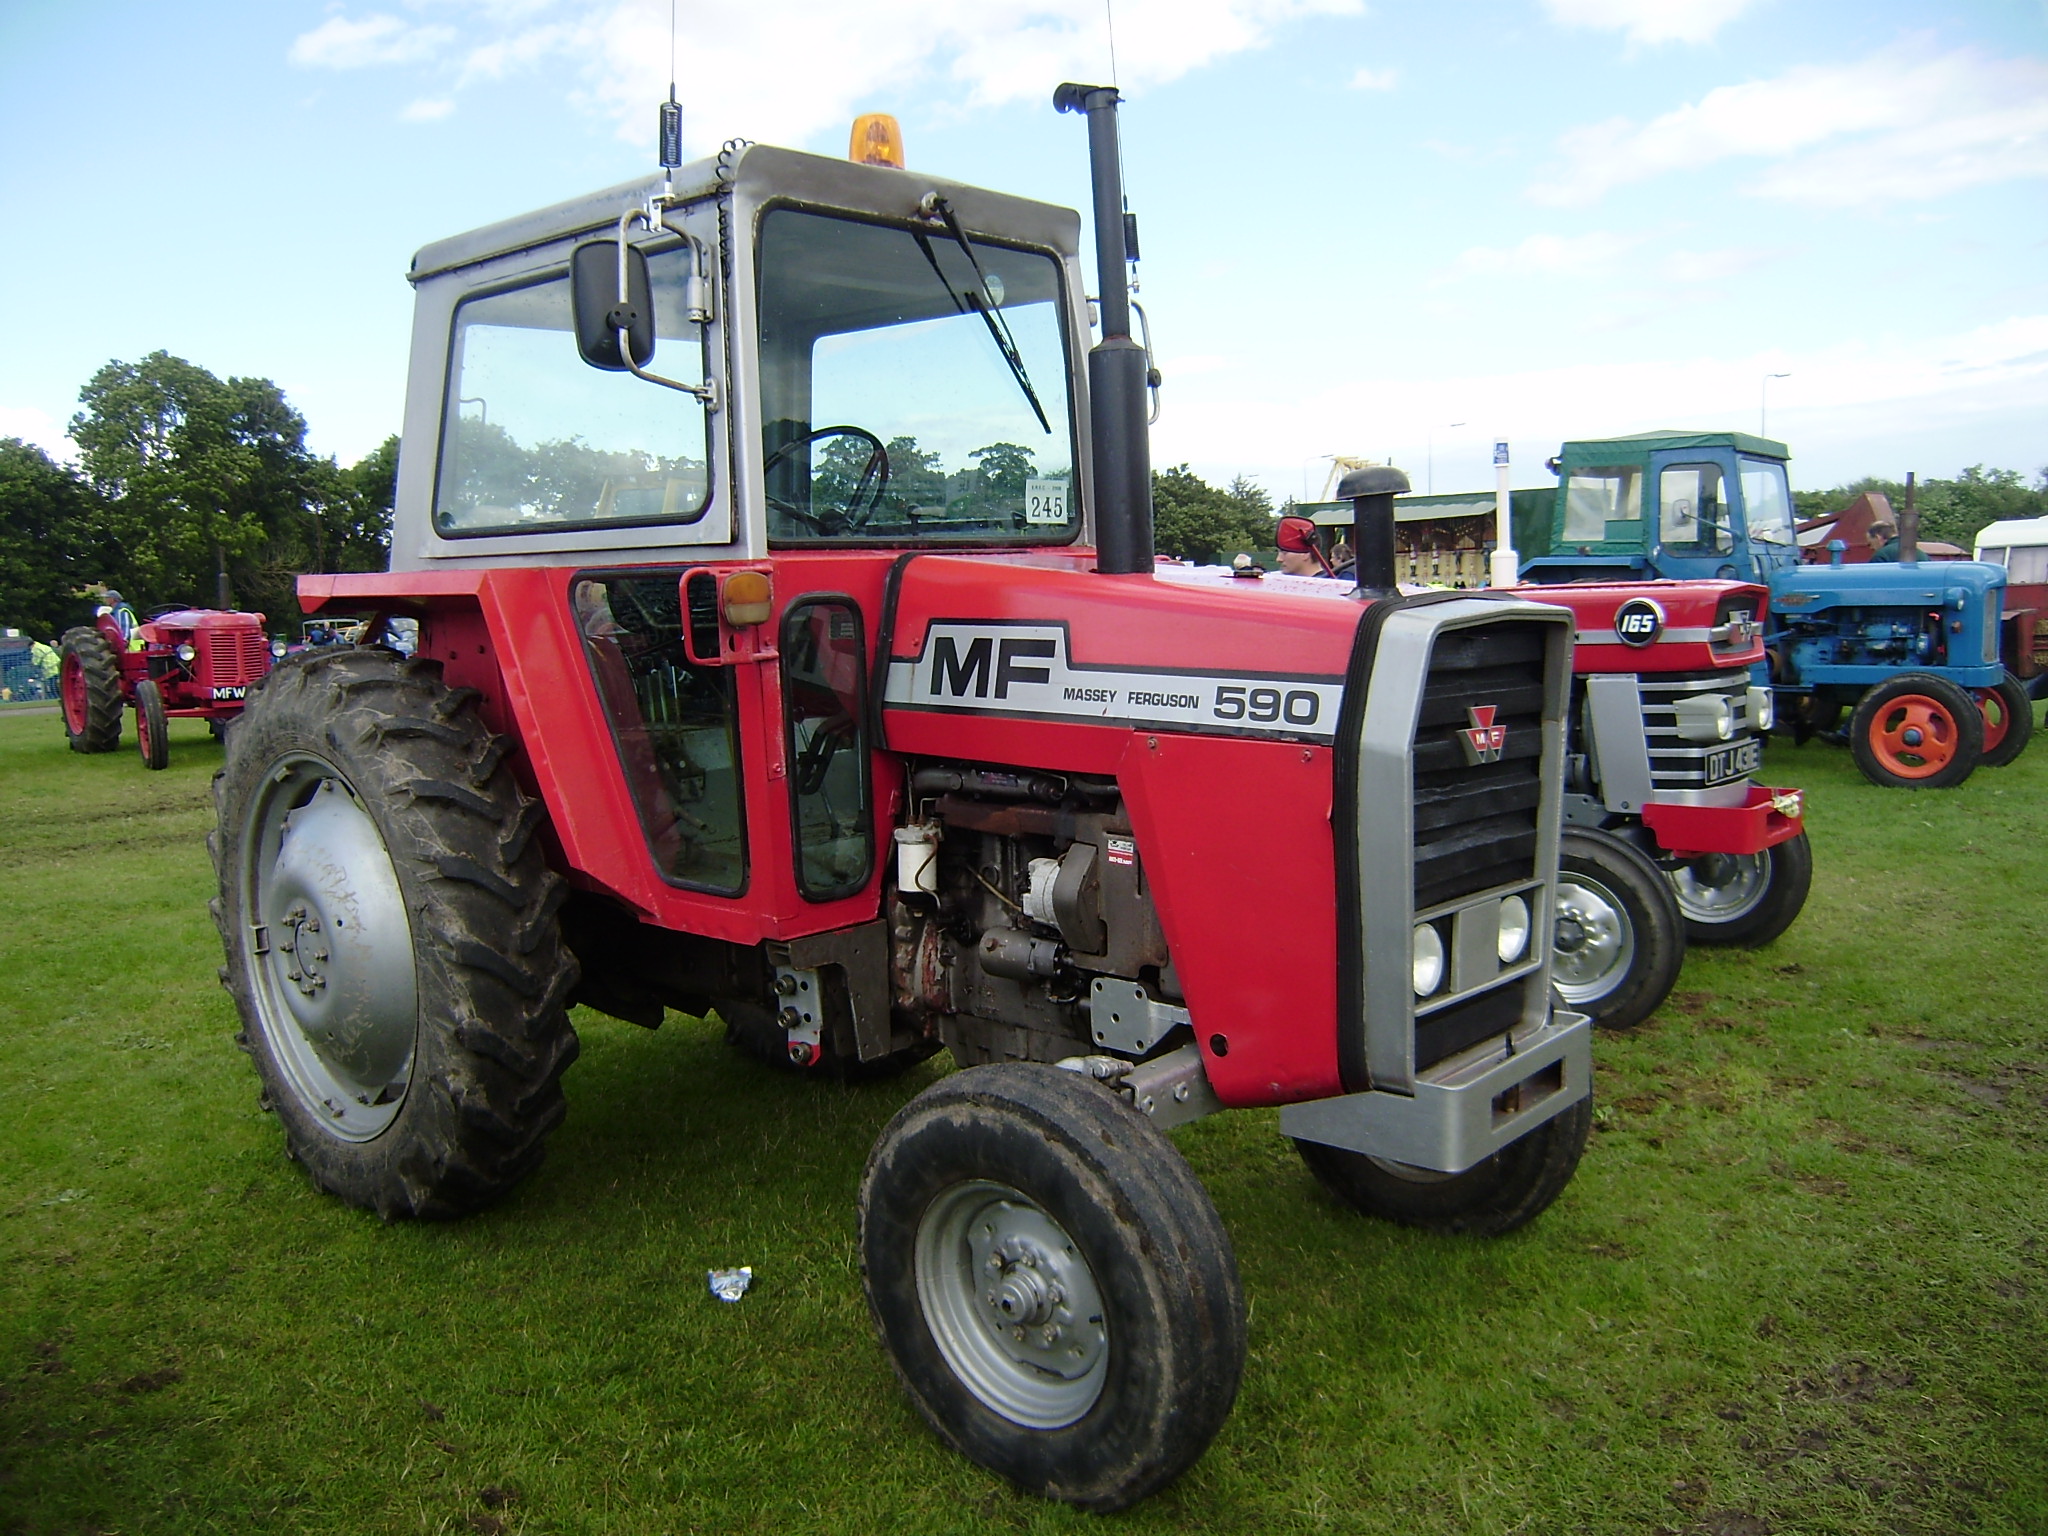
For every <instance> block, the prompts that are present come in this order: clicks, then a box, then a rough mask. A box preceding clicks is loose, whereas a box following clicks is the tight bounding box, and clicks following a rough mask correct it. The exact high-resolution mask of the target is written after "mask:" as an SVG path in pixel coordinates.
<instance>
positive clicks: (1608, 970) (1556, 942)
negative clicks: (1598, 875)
mask: <svg viewBox="0 0 2048 1536" xmlns="http://www.w3.org/2000/svg"><path fill="white" fill-rule="evenodd" d="M1552 948H1553V950H1554V951H1555V953H1554V955H1553V958H1552V963H1551V979H1552V980H1553V981H1554V982H1555V984H1556V986H1557V989H1558V991H1559V992H1561V993H1562V994H1564V998H1565V1001H1567V1002H1572V1003H1578V1002H1586V1001H1589V1000H1591V999H1593V998H1598V997H1602V996H1605V995H1606V994H1607V993H1608V992H1610V991H1612V990H1613V988H1614V986H1615V984H1616V983H1617V982H1618V981H1619V980H1620V979H1621V977H1623V976H1624V975H1626V974H1627V973H1628V968H1629V966H1630V964H1631V963H1632V962H1633V961H1634V959H1635V932H1634V930H1633V929H1632V928H1631V927H1630V925H1629V920H1628V915H1627V913H1625V912H1624V911H1622V908H1621V903H1620V901H1618V900H1617V899H1616V898H1615V896H1614V895H1613V893H1612V892H1610V891H1608V890H1606V889H1605V888H1604V887H1602V886H1599V885H1597V884H1595V883H1593V882H1592V881H1590V880H1586V879H1585V877H1584V876H1581V875H1576V874H1575V875H1573V876H1571V877H1570V878H1569V879H1566V880H1561V881H1559V882H1558V887H1557V922H1556V924H1555V926H1554V928H1553V937H1552Z"/></svg>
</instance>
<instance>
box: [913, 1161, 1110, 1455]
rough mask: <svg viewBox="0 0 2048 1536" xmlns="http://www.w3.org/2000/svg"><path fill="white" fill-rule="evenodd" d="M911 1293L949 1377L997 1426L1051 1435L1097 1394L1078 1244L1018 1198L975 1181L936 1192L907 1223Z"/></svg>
mask: <svg viewBox="0 0 2048 1536" xmlns="http://www.w3.org/2000/svg"><path fill="white" fill-rule="evenodd" d="M917 1289H918V1300H919V1302H920V1303H921V1304H922V1306H923V1309H924V1314H925V1321H926V1323H927V1325H928V1326H929V1327H930V1328H931V1332H932V1338H933V1340H934V1342H936V1343H937V1344H938V1346H939V1349H940V1352H941V1353H943V1354H944V1355H945V1357H946V1361H947V1363H948V1364H949V1365H950V1366H951V1367H952V1368H953V1371H954V1374H956V1375H957V1376H958V1377H959V1378H960V1379H961V1381H962V1382H963V1383H965V1384H966V1386H967V1387H968V1388H969V1390H971V1391H972V1392H973V1393H974V1395H975V1396H976V1397H978V1398H979V1399H981V1401H982V1402H983V1403H985V1404H987V1405H988V1406H989V1407H990V1408H992V1409H994V1410H995V1411H996V1412H997V1413H1000V1414H1002V1415H1003V1416H1004V1417H1005V1418H1008V1419H1010V1420H1012V1421H1014V1422H1016V1423H1019V1424H1023V1425H1025V1426H1027V1427H1029V1428H1033V1429H1056V1428H1059V1427H1060V1426H1061V1425H1064V1424H1071V1423H1073V1422H1074V1421H1075V1420H1076V1419H1078V1418H1080V1417H1081V1416H1082V1415H1083V1414H1085V1413H1086V1412H1087V1411H1088V1409H1089V1408H1090V1407H1091V1406H1093V1404H1094V1402H1095V1400H1096V1398H1098V1397H1099V1396H1101V1393H1102V1386H1103V1380H1104V1377H1105V1375H1106V1372H1107V1368H1108V1350H1109V1340H1108V1333H1107V1330H1106V1328H1105V1325H1104V1318H1103V1313H1104V1307H1103V1301H1102V1293H1101V1290H1100V1288H1099V1287H1098V1286H1097V1284H1096V1281H1095V1276H1094V1273H1093V1271H1091V1270H1090V1269H1089V1267H1088V1263H1087V1260H1086V1259H1085V1258H1083V1257H1082V1255H1081V1252H1080V1250H1079V1248H1078V1246H1077V1245H1076V1244H1075V1243H1074V1241H1073V1240H1072V1239H1071V1238H1070V1237H1069V1236H1068V1235H1067V1233H1066V1232H1065V1231H1064V1230H1063V1229H1062V1228H1061V1227H1060V1225H1059V1224H1058V1223H1057V1222H1056V1221H1054V1220H1053V1219H1052V1217H1051V1216H1050V1215H1048V1214H1047V1213H1046V1212H1045V1211H1044V1210H1042V1209H1041V1208H1040V1207H1039V1206H1038V1205H1036V1204H1035V1203H1034V1202H1032V1201H1031V1200H1030V1199H1029V1197H1027V1196H1025V1195H1023V1194H1021V1193H1019V1192H1018V1191H1016V1190H1014V1189H1010V1188H1008V1187H1006V1186H1004V1185H1000V1184H992V1183H985V1182H975V1183H972V1184H963V1185H956V1186H954V1187H953V1188H952V1189H950V1190H947V1191H945V1192H944V1193H943V1194H941V1195H940V1196H939V1197H938V1198H937V1199H936V1200H934V1201H933V1202H932V1205H931V1208H930V1209H929V1210H928V1211H927V1212H926V1213H925V1216H924V1219H923V1220H922V1221H921V1222H920V1223H919V1225H918V1235H917Z"/></svg>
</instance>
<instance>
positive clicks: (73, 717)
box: [57, 656, 86, 736]
mask: <svg viewBox="0 0 2048 1536" xmlns="http://www.w3.org/2000/svg"><path fill="white" fill-rule="evenodd" d="M57 690H58V692H59V693H60V694H62V695H63V699H64V729H65V730H67V731H69V732H70V733H71V734H72V735H74V736H83V735H84V734H85V707H86V706H85V668H84V667H83V666H82V665H81V664H80V663H79V660H78V658H77V657H76V656H66V657H65V658H64V661H63V663H62V666H61V669H60V670H59V673H58V678H57Z"/></svg>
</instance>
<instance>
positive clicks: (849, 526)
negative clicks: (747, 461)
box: [761, 426, 889, 538]
mask: <svg viewBox="0 0 2048 1536" xmlns="http://www.w3.org/2000/svg"><path fill="white" fill-rule="evenodd" d="M827 437H851V438H857V439H859V440H860V441H861V442H863V443H866V444H867V445H868V459H867V463H865V464H863V465H862V466H861V471H860V479H858V480H857V481H855V482H854V487H853V492H852V494H851V495H849V496H848V497H847V498H846V505H845V506H843V507H829V508H827V509H826V510H825V511H823V512H813V511H811V510H809V509H808V508H804V507H799V506H796V505H795V504H793V503H791V502H787V501H784V500H782V499H781V498H780V497H778V496H774V495H770V496H769V497H768V505H769V506H771V507H773V508H774V509H775V510H776V511H778V512H780V513H782V514H783V515H784V516H786V517H793V518H795V519H796V520H797V521H798V522H800V523H804V524H806V525H808V526H809V527H811V528H813V529H815V530H816V531H817V532H819V533H822V534H824V535H825V536H826V537H827V538H830V537H832V536H834V535H835V534H841V533H854V532H857V531H859V530H860V529H861V528H863V527H865V526H866V524H867V520H868V519H869V518H871V517H873V516H874V515H875V508H876V507H878V506H880V505H881V504H882V493H883V492H884V491H886V490H888V489H889V450H888V449H886V448H884V447H883V446H882V440H881V439H880V438H879V437H877V436H875V434H874V433H872V432H870V431H868V429H867V428H866V427H847V426H839V427H813V428H812V429H811V430H810V431H808V432H806V433H804V434H803V435H802V436H800V437H793V438H791V439H790V440H789V441H788V442H786V443H784V444H783V445H782V446H781V447H780V448H777V449H776V450H775V451H774V452H773V453H771V454H769V455H768V458H767V460H766V462H764V463H763V464H762V465H761V479H762V480H763V481H764V482H771V481H773V479H774V478H775V469H776V466H777V465H779V464H781V463H782V462H783V460H785V459H788V458H791V457H793V456H794V455H795V454H796V452H797V450H798V449H800V448H805V447H808V446H809V445H810V444H812V443H815V442H817V441H818V440H819V439H821V438H827ZM814 478H815V476H814ZM863 502H865V505H863Z"/></svg>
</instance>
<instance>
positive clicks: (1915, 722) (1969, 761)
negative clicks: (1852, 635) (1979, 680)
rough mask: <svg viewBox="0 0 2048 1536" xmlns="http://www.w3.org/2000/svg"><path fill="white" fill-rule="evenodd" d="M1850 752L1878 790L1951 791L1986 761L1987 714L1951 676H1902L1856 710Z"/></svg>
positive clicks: (1879, 688) (1871, 694)
mask: <svg viewBox="0 0 2048 1536" xmlns="http://www.w3.org/2000/svg"><path fill="white" fill-rule="evenodd" d="M1849 750H1850V751H1851V752H1852V753H1853V754H1854V755H1855V758H1856V766H1857V767H1858V768H1860V769H1862V770H1863V777H1865V778H1866V779H1868V780H1870V782H1871V783H1873V784H1875V785H1877V786H1878V787H1879V788H1880V789H1953V788H1954V787H1955V786H1956V785H1958V784H1960V783H1962V782H1963V780H1965V779H1967V778H1968V777H1969V776H1970V774H1971V773H1972V772H1973V771H1974V770H1975V769H1976V767H1977V764H1978V762H1979V761H1980V760H1981V759H1982V758H1983V755H1984V716H1983V714H1982V713H1981V712H1980V710H1979V709H1978V707H1977V701H1976V700H1975V699H1973V698H1971V697H1970V696H1969V695H1968V694H1967V693H1965V692H1963V690H1962V689H1960V688H1958V687H1957V686H1956V685H1955V684H1954V683H1952V682H1950V681H1949V680H1948V679H1947V678H1945V677H1936V676H1935V675H1934V674H1933V673H1931V672H1902V673H1901V674H1899V676H1897V677H1893V678H1887V679H1886V680H1885V681H1884V682H1881V683H1879V684H1878V685H1877V686H1876V687H1875V688H1873V689H1871V690H1870V692H1868V693H1866V694H1865V695H1864V696H1863V702H1862V703H1860V704H1858V705H1857V706H1856V713H1855V714H1853V715H1851V716H1850V717H1849Z"/></svg>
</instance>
